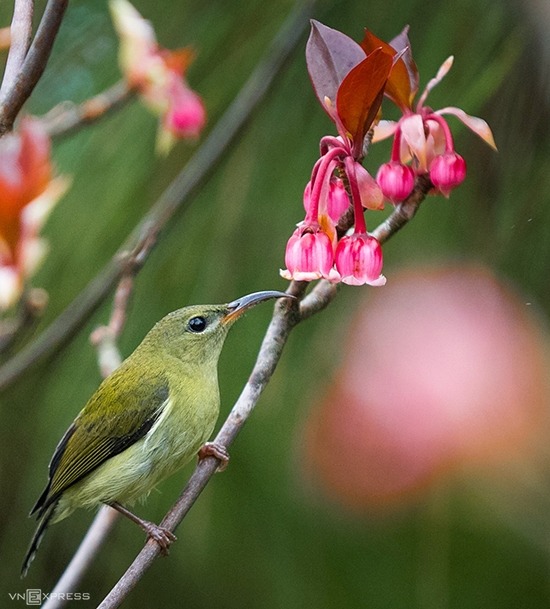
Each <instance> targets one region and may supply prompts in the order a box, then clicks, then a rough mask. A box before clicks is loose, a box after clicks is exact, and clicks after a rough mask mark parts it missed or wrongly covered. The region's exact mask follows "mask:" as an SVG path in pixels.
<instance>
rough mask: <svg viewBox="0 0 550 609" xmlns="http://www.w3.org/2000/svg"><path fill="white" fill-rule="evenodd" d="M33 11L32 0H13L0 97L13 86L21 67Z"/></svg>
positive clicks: (29, 36) (30, 33)
mask: <svg viewBox="0 0 550 609" xmlns="http://www.w3.org/2000/svg"><path fill="white" fill-rule="evenodd" d="M33 12H34V0H15V3H14V5H13V18H12V20H11V26H10V51H9V53H8V59H7V60H6V69H5V70H4V78H3V80H2V87H0V99H1V98H2V97H3V95H4V93H5V92H6V91H8V90H9V89H10V88H11V87H13V85H14V83H15V79H16V77H17V74H18V73H19V71H20V70H21V68H22V67H23V62H24V61H25V57H26V56H27V51H28V50H29V45H30V43H31V36H32V16H33Z"/></svg>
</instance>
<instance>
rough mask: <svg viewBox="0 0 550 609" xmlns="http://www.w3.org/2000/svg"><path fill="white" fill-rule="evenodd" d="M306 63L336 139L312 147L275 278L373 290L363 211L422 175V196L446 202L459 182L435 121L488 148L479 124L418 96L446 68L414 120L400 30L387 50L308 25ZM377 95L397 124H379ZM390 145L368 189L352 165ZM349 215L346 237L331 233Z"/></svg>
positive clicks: (412, 74)
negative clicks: (300, 205) (376, 145)
mask: <svg viewBox="0 0 550 609" xmlns="http://www.w3.org/2000/svg"><path fill="white" fill-rule="evenodd" d="M306 60H307V66H308V72H309V76H310V78H311V81H312V84H313V88H314V90H315V93H316V95H317V98H318V99H319V101H320V103H321V105H322V107H323V108H324V110H325V111H326V112H327V114H328V115H329V117H330V119H331V120H332V122H333V123H334V124H335V126H336V129H337V131H338V136H337V137H334V136H326V137H324V138H322V139H321V144H320V152H321V157H320V158H319V159H318V161H317V162H316V163H315V165H314V167H313V171H312V174H311V179H310V181H309V182H308V184H307V186H306V189H305V192H304V207H305V210H306V216H305V219H304V220H303V222H300V223H299V224H298V228H297V229H296V230H295V231H294V233H293V235H292V236H291V238H290V239H289V241H288V244H287V248H286V254H285V263H286V267H287V268H286V269H285V270H284V271H281V275H282V276H283V277H284V278H286V279H297V280H304V281H312V280H315V279H320V278H324V279H328V280H329V281H333V282H338V281H342V282H344V283H348V284H351V285H363V284H370V285H383V284H384V283H385V281H386V280H385V277H384V276H383V275H382V274H381V270H382V249H381V246H380V244H379V243H378V241H377V240H376V239H375V238H374V237H373V236H372V235H370V234H369V233H368V232H367V227H366V222H365V217H364V211H365V210H369V209H370V210H375V209H382V208H383V207H384V200H388V201H390V202H391V203H393V204H397V203H400V202H402V201H404V200H405V199H406V198H407V197H408V196H409V195H410V194H411V193H412V191H413V189H414V186H415V181H416V177H417V176H420V175H425V174H429V178H430V180H431V183H432V185H433V187H434V188H433V190H432V192H434V193H438V194H443V195H445V196H448V195H449V193H450V192H451V190H452V189H453V188H455V187H456V186H458V185H459V184H460V183H461V182H462V181H463V180H464V178H465V176H466V164H465V162H464V160H463V159H462V157H461V156H460V155H458V154H457V153H456V152H455V150H454V144H453V138H452V135H451V131H450V129H449V126H448V124H447V122H446V121H445V119H444V118H443V117H442V115H443V114H453V115H455V116H456V117H458V118H459V119H460V120H461V121H462V122H463V123H464V124H466V125H467V126H468V127H469V128H470V129H471V130H472V131H474V132H475V133H477V134H478V135H479V136H480V137H482V138H483V139H484V140H485V141H486V142H487V143H488V144H489V145H491V146H492V147H493V148H494V147H495V144H494V140H493V137H492V134H491V130H490V129H489V127H488V125H487V123H486V122H485V121H483V120H482V119H479V118H475V117H472V116H469V115H467V114H466V113H465V112H463V111H462V110H460V109H459V108H452V107H450V108H444V109H443V110H438V111H433V110H432V109H431V108H429V107H428V106H426V105H425V101H426V96H427V94H428V93H429V91H431V89H433V87H434V86H435V85H436V84H438V83H439V82H440V81H441V79H442V78H443V77H444V76H445V74H446V73H447V72H448V70H449V68H450V66H451V63H452V60H447V61H446V62H445V63H444V64H443V66H442V68H441V69H440V70H439V72H438V74H437V76H436V78H434V79H432V80H431V81H430V82H429V83H428V85H427V87H426V90H425V92H424V93H423V94H422V95H421V97H420V100H419V102H418V104H417V106H416V109H415V111H413V109H412V102H413V100H414V98H415V95H416V93H417V91H418V71H417V69H416V65H415V63H414V60H413V58H412V53H411V50H410V43H409V40H408V36H407V29H405V30H404V31H403V32H402V33H401V34H400V35H399V36H397V37H396V38H395V39H394V40H392V41H391V43H390V44H388V43H386V42H383V41H382V40H380V39H378V38H377V37H376V36H374V35H373V34H371V33H370V32H368V31H366V33H365V38H364V39H363V41H362V42H361V44H357V43H356V42H354V41H353V40H351V39H350V38H348V37H347V36H346V35H344V34H342V33H341V32H338V31H337V30H333V29H331V28H328V27H326V26H324V25H322V24H320V23H318V22H316V21H312V30H311V35H310V38H309V41H308V44H307V48H306ZM384 95H386V96H387V97H388V98H389V99H390V100H391V101H392V102H393V103H395V104H396V105H397V106H398V107H399V108H400V109H401V111H402V112H403V117H402V118H401V119H400V120H399V121H397V122H394V123H392V122H389V121H381V120H380V107H381V104H382V99H383V97H384ZM390 135H393V136H394V142H393V147H392V153H391V159H390V161H389V162H388V163H385V164H384V165H382V166H381V167H380V169H379V170H378V172H377V175H376V179H374V178H373V177H372V176H371V175H370V174H369V173H368V172H367V170H366V169H365V168H364V167H363V165H362V164H361V162H362V160H363V157H364V154H365V144H368V142H369V141H370V140H371V139H372V141H373V142H374V141H378V140H381V139H384V138H385V137H389V136H390ZM350 207H351V208H352V210H353V218H354V229H353V232H352V234H346V235H343V236H339V234H338V233H337V230H336V226H337V224H338V222H339V220H340V218H341V217H342V215H343V214H344V213H346V212H347V210H348V208H350Z"/></svg>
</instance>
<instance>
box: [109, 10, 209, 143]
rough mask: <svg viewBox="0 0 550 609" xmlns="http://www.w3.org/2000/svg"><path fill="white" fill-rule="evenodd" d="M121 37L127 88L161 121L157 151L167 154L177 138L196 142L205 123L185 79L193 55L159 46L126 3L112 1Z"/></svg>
mask: <svg viewBox="0 0 550 609" xmlns="http://www.w3.org/2000/svg"><path fill="white" fill-rule="evenodd" d="M110 8H111V14H112V16H113V22H114V25H115V29H116V30H117V33H118V35H119V37H120V50H119V63H120V67H121V70H122V72H123V73H124V76H125V78H126V80H127V82H128V85H129V86H130V87H132V88H134V89H136V90H137V91H138V92H139V94H140V96H141V99H142V100H143V102H144V104H145V105H146V106H147V107H148V108H149V109H150V110H151V111H152V112H153V113H154V114H156V115H157V116H159V118H160V124H159V131H158V138H157V148H158V149H159V151H161V152H163V153H166V152H168V151H169V150H170V148H171V147H172V146H173V144H174V142H175V140H176V139H178V138H196V137H198V136H199V134H200V132H201V131H202V129H203V127H204V125H205V123H206V111H205V109H204V105H203V103H202V100H201V98H200V97H199V95H197V93H195V91H193V90H192V89H191V88H190V87H189V85H188V84H187V81H186V79H185V72H186V70H187V68H188V66H189V64H190V63H191V61H192V60H193V55H194V54H193V51H192V50H191V49H190V48H183V49H179V50H176V51H168V50H166V49H162V48H160V47H159V46H158V44H157V40H156V36H155V32H154V30H153V27H152V26H151V24H150V23H149V22H148V21H146V20H145V19H144V18H143V17H142V16H141V15H140V14H139V13H138V11H137V10H136V9H135V8H134V7H133V6H132V5H131V4H130V3H129V2H128V0H111V2H110Z"/></svg>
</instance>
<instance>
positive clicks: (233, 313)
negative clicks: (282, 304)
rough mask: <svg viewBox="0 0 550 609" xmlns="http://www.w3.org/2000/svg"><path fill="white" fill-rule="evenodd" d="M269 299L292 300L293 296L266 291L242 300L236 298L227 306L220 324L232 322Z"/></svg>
mask: <svg viewBox="0 0 550 609" xmlns="http://www.w3.org/2000/svg"><path fill="white" fill-rule="evenodd" d="M271 298H294V296H291V295H290V294H285V292H278V291H276V290H266V291H265V292H254V293H253V294H248V295H247V296H243V297H242V298H237V300H234V301H233V302H230V303H228V304H227V314H226V316H225V317H224V318H223V320H222V323H224V324H226V323H232V322H234V321H235V320H236V319H238V318H239V317H240V316H241V315H242V314H243V313H244V312H245V311H248V309H250V308H251V307H253V306H255V305H257V304H258V303H260V302H263V301H264V300H270V299H271Z"/></svg>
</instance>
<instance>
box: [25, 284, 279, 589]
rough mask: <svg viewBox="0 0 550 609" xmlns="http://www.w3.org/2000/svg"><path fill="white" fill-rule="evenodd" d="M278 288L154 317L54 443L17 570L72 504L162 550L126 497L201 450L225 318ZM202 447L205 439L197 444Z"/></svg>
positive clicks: (212, 414) (214, 400)
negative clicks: (121, 520)
mask: <svg viewBox="0 0 550 609" xmlns="http://www.w3.org/2000/svg"><path fill="white" fill-rule="evenodd" d="M284 297H289V296H288V295H287V294H285V293H283V292H276V291H266V292H256V293H254V294H249V295H248V296H244V297H243V298H239V299H238V300H235V301H233V302H230V303H229V304H223V305H197V306H191V307H185V308H183V309H179V310H177V311H174V312H172V313H170V314H168V315H167V316H166V317H164V318H163V319H161V320H160V321H159V322H158V323H157V324H156V325H155V326H154V327H153V329H152V330H151V331H150V332H149V333H148V334H147V335H146V336H145V338H144V339H143V341H142V342H141V344H140V345H139V346H138V347H137V348H136V350H135V351H134V352H133V353H132V355H130V356H129V357H128V358H127V359H126V360H125V361H124V362H123V363H122V364H121V365H120V366H119V368H117V369H116V370H115V371H114V372H113V374H111V375H110V376H109V377H107V378H106V379H105V380H104V381H103V382H102V383H101V385H100V386H99V388H98V389H97V391H96V392H95V393H94V394H93V395H92V397H91V398H90V400H89V401H88V403H87V404H86V406H84V408H83V410H82V411H81V412H80V414H79V415H78V416H77V418H76V419H75V421H74V422H73V424H72V425H71V426H70V427H69V429H68V430H67V431H66V432H65V435H64V436H63V437H62V438H61V441H60V442H59V444H58V445H57V448H56V449H55V452H54V455H53V457H52V460H51V461H50V466H49V480H48V484H47V485H46V488H45V489H44V492H43V493H42V494H41V495H40V497H39V498H38V501H37V502H36V505H35V506H34V507H33V509H32V511H31V515H33V514H35V513H36V514H37V518H38V519H39V524H38V527H37V530H36V532H35V534H34V536H33V538H32V541H31V543H30V546H29V549H28V551H27V554H26V555H25V558H24V561H23V566H22V569H21V576H22V577H24V576H25V575H26V573H27V571H28V568H29V565H30V563H31V562H32V560H33V558H34V556H35V554H36V550H37V548H38V545H39V543H40V541H41V539H42V537H43V535H44V532H45V530H46V527H47V526H48V525H49V524H53V523H55V522H59V521H60V520H63V519H64V518H67V516H69V515H70V514H71V513H72V512H73V511H74V510H75V509H76V508H91V507H96V506H98V505H99V504H102V503H103V504H107V505H110V506H111V507H113V508H115V509H117V510H118V511H119V512H121V513H122V514H124V515H125V516H127V517H128V518H130V519H131V520H133V521H134V522H136V523H137V524H138V525H139V526H140V527H141V528H142V529H143V530H144V531H145V532H146V533H147V534H148V535H149V537H152V538H153V539H155V540H156V541H157V542H158V544H159V545H160V547H161V550H162V551H163V553H166V552H167V549H168V546H169V545H170V543H171V542H172V541H174V540H175V536H174V535H173V533H171V532H170V531H167V530H166V529H163V528H162V527H159V526H158V525H155V524H154V523H152V522H148V521H146V520H142V519H141V518H139V517H138V516H136V515H135V514H133V513H132V512H130V511H129V510H128V509H126V508H125V507H124V506H123V505H122V502H124V503H126V504H131V503H133V502H134V501H135V500H136V499H139V498H140V497H143V496H145V495H147V494H148V493H149V491H151V490H152V489H153V487H154V486H155V485H156V484H157V483H158V482H160V481H161V480H163V479H164V478H166V477H168V476H170V475H171V474H173V473H174V472H175V471H176V470H178V469H180V468H181V467H182V466H183V465H184V464H185V463H187V462H188V461H189V460H190V459H191V458H192V456H193V455H195V454H197V452H198V451H199V449H200V448H201V447H203V449H204V450H201V453H200V456H204V455H206V454H213V455H215V456H216V457H218V458H219V459H221V460H222V461H227V458H228V457H227V453H226V452H225V449H224V447H220V446H217V445H215V444H212V443H207V444H206V445H205V442H206V441H207V440H208V438H209V437H210V435H211V434H212V431H213V429H214V425H215V423H216V420H217V418H218V413H219V406H220V394H219V388H218V370H217V368H218V359H219V356H220V353H221V350H222V347H223V343H224V341H225V338H226V336H227V333H228V331H229V328H230V327H231V326H232V325H233V323H234V322H235V321H236V320H237V319H238V318H239V317H240V316H241V315H242V314H243V313H244V312H245V311H246V310H248V309H249V308H250V307H252V306H254V305H256V304H257V303H259V302H262V301H264V300H268V299H270V298H284ZM203 445H205V446H203Z"/></svg>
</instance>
